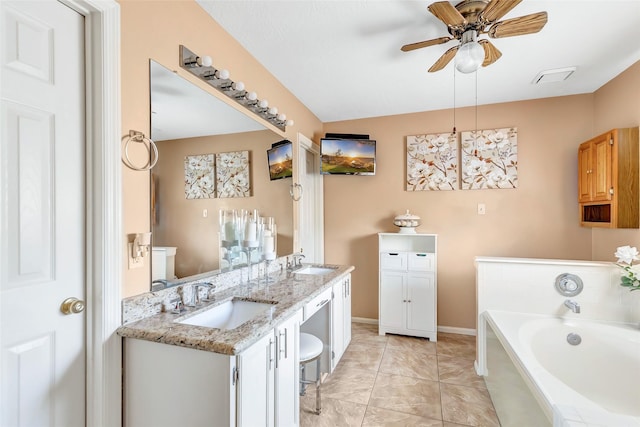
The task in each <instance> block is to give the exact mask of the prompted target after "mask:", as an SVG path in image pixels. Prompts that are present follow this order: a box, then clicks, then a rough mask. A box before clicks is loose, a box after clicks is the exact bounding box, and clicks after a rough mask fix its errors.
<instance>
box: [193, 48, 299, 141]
mask: <svg viewBox="0 0 640 427" xmlns="http://www.w3.org/2000/svg"><path fill="white" fill-rule="evenodd" d="M180 66H181V67H182V68H184V69H185V70H187V71H189V72H190V73H191V74H193V75H194V76H196V77H199V78H201V79H202V80H204V81H205V82H207V83H208V84H209V85H211V86H212V87H214V88H216V89H217V90H219V91H220V92H221V93H223V94H225V95H226V96H228V97H229V98H232V99H234V100H235V101H236V102H237V103H238V104H240V105H242V106H243V107H245V108H247V109H248V110H249V111H251V112H253V113H255V114H257V115H258V116H260V117H262V118H263V119H264V120H266V121H268V122H269V123H271V124H273V125H274V126H276V127H277V128H278V129H280V130H282V131H285V130H286V127H287V126H293V120H285V119H286V116H285V115H284V114H278V109H277V108H276V107H273V106H272V107H271V108H268V107H269V101H267V100H266V99H262V100H260V99H258V94H257V93H255V92H247V91H246V90H245V86H244V83H242V82H234V81H233V80H231V78H230V75H229V71H227V70H224V69H222V70H218V69H217V68H215V67H214V66H213V60H212V59H211V57H210V56H206V55H205V56H202V57H200V56H198V55H196V54H195V53H194V52H192V51H190V50H189V49H187V48H186V47H185V46H182V45H180ZM281 116H283V117H284V118H281Z"/></svg>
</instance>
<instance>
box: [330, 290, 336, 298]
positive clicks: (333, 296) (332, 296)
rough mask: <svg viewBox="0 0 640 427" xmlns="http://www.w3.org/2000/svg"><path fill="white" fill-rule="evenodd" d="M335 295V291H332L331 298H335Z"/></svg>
mask: <svg viewBox="0 0 640 427" xmlns="http://www.w3.org/2000/svg"><path fill="white" fill-rule="evenodd" d="M335 297H336V296H335V294H334V293H333V291H331V299H334V298H335Z"/></svg>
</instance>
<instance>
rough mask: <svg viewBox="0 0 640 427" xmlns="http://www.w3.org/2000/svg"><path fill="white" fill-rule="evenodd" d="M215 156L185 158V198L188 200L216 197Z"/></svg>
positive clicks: (202, 155)
mask: <svg viewBox="0 0 640 427" xmlns="http://www.w3.org/2000/svg"><path fill="white" fill-rule="evenodd" d="M215 182H216V181H215V175H214V166H213V154H199V155H197V156H186V157H185V158H184V196H185V198H187V199H212V198H214V197H215Z"/></svg>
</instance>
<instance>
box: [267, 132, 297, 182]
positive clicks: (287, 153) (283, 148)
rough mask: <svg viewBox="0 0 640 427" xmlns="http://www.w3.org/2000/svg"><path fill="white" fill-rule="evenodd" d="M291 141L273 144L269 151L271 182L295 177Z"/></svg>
mask: <svg viewBox="0 0 640 427" xmlns="http://www.w3.org/2000/svg"><path fill="white" fill-rule="evenodd" d="M291 147H292V145H291V141H287V140H284V141H281V142H277V143H275V144H273V145H272V146H271V148H269V149H268V150H267V160H268V162H269V178H270V179H271V181H274V180H276V179H282V178H290V177H292V176H293V168H292V155H293V152H292V148H291Z"/></svg>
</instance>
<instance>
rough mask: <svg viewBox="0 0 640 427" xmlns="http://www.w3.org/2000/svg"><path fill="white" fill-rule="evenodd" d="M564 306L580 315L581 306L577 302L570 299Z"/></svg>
mask: <svg viewBox="0 0 640 427" xmlns="http://www.w3.org/2000/svg"><path fill="white" fill-rule="evenodd" d="M564 305H565V306H566V307H567V308H569V309H570V310H571V311H573V312H574V313H580V304H578V303H577V302H575V301H573V300H570V299H568V300H565V302H564Z"/></svg>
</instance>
